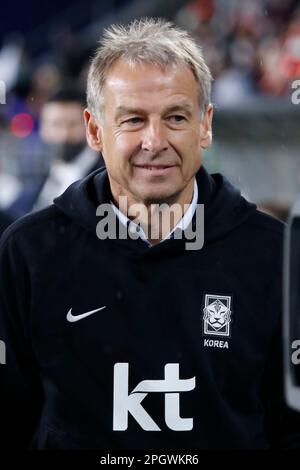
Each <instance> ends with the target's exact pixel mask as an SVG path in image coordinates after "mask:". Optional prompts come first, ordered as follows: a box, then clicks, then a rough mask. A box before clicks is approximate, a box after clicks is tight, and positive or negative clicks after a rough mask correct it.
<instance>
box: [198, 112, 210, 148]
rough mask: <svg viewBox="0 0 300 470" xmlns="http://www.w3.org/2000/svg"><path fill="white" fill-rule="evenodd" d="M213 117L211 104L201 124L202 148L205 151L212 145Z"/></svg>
mask: <svg viewBox="0 0 300 470" xmlns="http://www.w3.org/2000/svg"><path fill="white" fill-rule="evenodd" d="M212 117H213V105H212V104H211V103H210V104H209V105H208V106H207V110H206V112H205V114H204V116H203V118H202V121H201V124H200V146H201V148H203V149H207V148H208V147H209V146H210V145H211V141H212V130H211V124H212Z"/></svg>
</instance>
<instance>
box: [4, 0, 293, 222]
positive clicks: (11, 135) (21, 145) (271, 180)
mask: <svg viewBox="0 0 300 470" xmlns="http://www.w3.org/2000/svg"><path fill="white" fill-rule="evenodd" d="M1 16H2V18H1V30H0V212H1V213H2V214H3V213H4V214H5V213H6V214H7V215H8V216H9V217H10V218H16V217H17V216H19V215H22V213H21V212H20V213H17V212H14V211H13V210H11V208H13V207H14V206H15V202H16V201H18V200H19V199H20V198H21V199H22V197H23V195H24V192H25V193H26V191H27V190H28V188H29V189H30V188H32V187H41V186H42V185H43V184H44V182H45V180H46V179H47V177H48V176H49V171H50V168H51V165H52V161H53V159H55V158H56V156H55V155H53V151H51V152H49V146H48V147H47V146H45V140H44V139H43V133H41V119H42V114H43V109H44V106H45V104H46V103H47V102H48V100H49V99H51V97H52V96H53V95H54V94H55V93H56V92H57V91H58V90H60V89H61V88H64V89H66V88H70V89H72V90H73V91H74V89H76V93H77V92H78V93H84V92H85V86H86V76H87V70H88V66H89V60H90V57H91V54H92V53H93V51H94V50H95V48H96V45H97V40H98V39H99V37H100V35H101V32H102V30H103V28H105V27H106V26H108V25H109V24H111V23H113V22H128V21H130V20H131V19H133V18H138V17H141V16H160V17H164V18H167V19H171V20H172V21H174V22H175V23H176V24H177V25H179V26H182V27H183V28H185V29H187V30H188V31H190V32H191V34H192V35H193V36H194V37H195V38H196V39H197V41H198V42H199V44H200V45H201V46H202V48H203V54H204V57H205V59H206V61H207V63H208V65H209V67H210V69H211V71H212V74H213V77H214V85H213V103H214V105H215V115H214V127H213V130H214V140H213V145H212V147H211V148H210V149H209V150H208V151H206V153H205V162H204V163H205V166H206V167H207V169H208V170H209V171H210V172H221V173H223V174H224V175H225V176H227V177H228V178H229V180H230V181H231V182H232V183H233V184H235V185H236V186H237V187H239V188H240V190H241V191H242V193H243V194H244V195H245V196H246V197H247V198H249V199H251V200H252V201H254V202H256V203H257V204H258V205H259V206H260V207H262V208H263V209H264V210H265V211H267V212H268V211H269V212H271V213H273V214H275V215H276V216H277V217H279V218H281V219H282V220H285V218H286V215H287V212H288V210H289V208H290V206H291V204H292V202H293V201H294V199H295V197H296V195H297V193H298V192H299V190H300V152H299V149H300V145H299V144H300V104H298V105H297V104H293V103H292V94H293V92H294V89H293V88H292V84H293V82H294V81H295V80H296V79H300V1H299V0H189V1H184V0H164V1H161V0H151V2H149V1H148V0H85V1H82V0H72V1H71V0H65V1H64V2H59V1H58V0H53V1H52V2H46V3H43V4H41V2H37V1H34V0H27V2H23V3H18V4H14V3H13V2H12V3H11V4H9V3H8V4H6V6H5V11H4V12H2V15H1ZM299 85H300V83H299ZM299 88H300V87H299ZM298 96H299V97H300V92H299V94H298ZM298 101H300V100H298ZM82 125H83V122H82ZM67 164H69V161H67V160H64V168H67V167H66V165H67ZM73 166H74V165H73ZM74 175H75V173H74ZM32 207H33V206H30V205H29V206H28V207H27V209H26V208H25V209H24V208H23V213H24V212H26V211H28V210H32Z"/></svg>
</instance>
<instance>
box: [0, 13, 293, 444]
mask: <svg viewBox="0 0 300 470" xmlns="http://www.w3.org/2000/svg"><path fill="white" fill-rule="evenodd" d="M210 84H211V75H210V72H209V70H208V68H207V66H206V64H205V62H204V60H203V58H202V56H201V53H200V52H199V50H198V48H197V47H196V45H195V43H194V42H193V40H191V39H190V38H189V36H188V35H187V33H185V32H184V31H181V30H179V29H177V28H176V27H174V26H172V25H171V24H170V23H167V22H164V21H162V20H152V19H147V20H140V21H134V22H133V23H132V24H130V25H129V26H126V27H122V26H120V27H119V26H112V27H111V28H110V29H109V30H107V31H106V32H105V35H104V38H103V40H102V42H101V44H100V46H99V48H98V50H97V52H96V54H95V56H94V58H93V61H92V64H91V68H90V72H89V77H88V108H87V109H86V110H85V121H86V129H87V140H88V143H89V145H90V146H91V147H92V148H93V149H94V150H96V151H98V152H99V151H101V152H102V154H103V157H104V160H105V164H106V169H101V170H98V171H96V172H94V173H93V174H92V175H90V176H88V177H87V178H85V179H84V180H82V181H80V182H77V183H75V184H73V185H71V187H69V188H68V189H67V191H66V192H65V193H64V194H63V195H62V196H61V197H59V198H57V199H56V200H55V203H54V205H52V206H51V207H49V208H47V209H45V210H44V211H42V212H38V213H35V214H33V215H31V216H28V217H26V218H24V219H23V220H22V221H19V222H18V223H16V224H15V225H14V226H13V227H12V228H11V229H10V230H9V231H8V232H9V233H7V235H6V237H5V239H4V240H3V241H2V246H1V257H0V275H1V278H0V279H1V281H0V282H1V285H0V311H1V335H2V340H3V341H4V342H5V344H6V355H7V363H6V365H5V366H2V368H1V372H2V373H3V379H2V380H3V385H2V390H4V392H3V393H4V396H3V397H2V398H1V400H0V403H1V406H2V407H3V408H4V409H5V410H4V409H3V410H2V412H3V413H4V411H5V419H4V422H5V426H4V427H3V429H5V430H6V433H5V434H6V442H7V443H6V446H11V447H22V446H23V447H24V446H28V445H30V446H31V447H33V448H39V449H92V448H94V449H95V448H97V449H110V450H112V449H118V450H120V449H123V450H124V449H127V450H128V449H144V450H145V449H147V450H149V449H160V450H162V449H163V450H167V449H173V450H174V449H180V450H183V449H215V448H268V447H270V446H271V447H272V446H282V447H293V446H294V447H297V446H299V443H300V420H299V415H296V414H294V413H293V412H291V411H288V410H287V409H286V407H285V405H284V401H283V396H282V374H281V345H280V343H281V339H280V321H281V319H280V309H281V275H280V272H281V250H282V225H281V223H280V222H278V221H276V220H274V219H272V218H271V217H269V216H267V215H263V214H261V213H259V212H258V211H257V210H256V208H255V206H254V205H253V204H250V203H248V202H247V201H246V200H245V199H244V198H243V197H241V195H240V193H239V192H238V191H237V190H236V189H235V188H233V187H232V186H231V185H230V183H229V182H228V181H227V180H226V179H224V178H223V177H222V176H221V175H214V176H210V175H209V174H208V173H207V172H206V171H205V169H204V168H203V167H202V166H201V153H202V149H205V148H207V147H208V146H209V145H210V142H211V120H212V105H211V104H210ZM197 203H198V204H199V205H200V204H204V219H205V222H204V227H205V232H204V245H203V243H201V240H200V243H198V242H199V238H200V239H201V231H203V220H202V219H201V210H198V209H199V207H198V205H197ZM163 204H164V210H163V211H162V217H161V218H160V219H157V217H156V216H157V213H158V212H157V210H158V209H157V208H158V206H161V205H163ZM175 207H176V209H178V208H179V209H182V211H181V216H180V215H179V213H180V211H178V210H177V212H176V211H174V212H172V214H173V216H172V217H170V219H169V222H170V223H169V227H168V230H167V229H165V227H164V226H163V222H164V220H161V219H165V218H166V214H168V211H167V209H166V208H169V209H170V208H171V209H173V208H175ZM103 208H104V209H105V210H103ZM109 208H111V210H109ZM133 209H134V210H133ZM108 213H109V214H108ZM133 213H134V215H135V217H134V216H133V215H132V214H133ZM112 214H113V216H112ZM133 218H134V220H132V219H133ZM198 219H200V222H201V223H200V224H199V220H198ZM105 224H106V225H107V227H106V229H105ZM153 225H154V228H155V229H156V231H155V230H154V233H152V228H153V227H152V226H153ZM149 229H150V230H149ZM193 233H194V238H193V237H192V236H191V234H193ZM147 234H148V236H147ZM105 235H106V236H105ZM197 239H198V240H197ZM188 240H189V241H190V242H189V243H190V244H189V245H188ZM193 243H194V246H193ZM191 245H192V246H191ZM188 248H189V249H188Z"/></svg>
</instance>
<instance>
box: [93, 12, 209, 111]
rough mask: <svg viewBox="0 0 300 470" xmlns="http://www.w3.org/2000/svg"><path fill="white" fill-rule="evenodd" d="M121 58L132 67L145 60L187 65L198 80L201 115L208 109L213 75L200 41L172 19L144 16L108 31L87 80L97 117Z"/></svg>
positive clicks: (163, 64) (168, 64)
mask: <svg viewBox="0 0 300 470" xmlns="http://www.w3.org/2000/svg"><path fill="white" fill-rule="evenodd" d="M120 58H122V59H124V60H125V61H126V62H128V64H129V65H131V66H133V65H135V64H138V63H141V62H146V63H147V62H148V63H152V64H156V65H159V66H161V67H167V66H170V65H172V64H178V63H184V64H186V65H187V66H188V67H189V68H190V69H191V71H192V72H193V74H194V77H195V79H196V81H197V83H198V87H199V105H200V110H201V114H202V115H203V114H204V112H205V111H206V109H207V106H208V104H209V103H210V93H211V82H212V76H211V73H210V71H209V68H208V67H207V65H206V63H205V61H204V59H203V56H202V53H201V50H200V48H199V47H198V46H197V44H196V42H195V41H194V40H193V39H192V38H191V37H190V36H189V34H188V33H187V32H186V31H184V30H182V29H180V28H178V27H176V26H174V25H173V23H171V22H169V21H165V20H162V19H155V18H143V19H140V20H134V21H132V22H131V23H130V24H128V25H116V24H115V25H111V26H110V27H109V28H107V29H105V30H104V33H103V37H102V39H101V40H100V42H99V47H98V49H97V50H96V52H95V55H94V57H93V58H92V62H91V65H90V69H89V74H88V80H87V103H88V107H89V109H90V111H91V112H92V113H93V114H94V116H96V117H99V118H101V111H102V107H103V104H104V96H103V88H104V85H105V80H106V77H107V74H108V72H109V70H110V68H111V67H112V65H113V64H114V62H116V61H117V60H118V59H120Z"/></svg>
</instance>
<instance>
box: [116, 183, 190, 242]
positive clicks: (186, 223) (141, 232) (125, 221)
mask: <svg viewBox="0 0 300 470" xmlns="http://www.w3.org/2000/svg"><path fill="white" fill-rule="evenodd" d="M197 202H198V185H197V182H196V178H195V179H194V192H193V199H192V202H191V203H190V206H189V208H188V210H187V211H186V212H185V214H184V215H183V217H182V219H180V221H179V222H178V224H177V225H176V226H175V227H174V228H173V230H172V231H171V232H170V233H169V234H168V235H167V236H166V237H165V238H163V240H161V242H163V241H164V240H167V239H168V238H170V236H171V235H172V233H173V232H175V230H176V229H177V228H179V229H181V230H182V231H184V230H186V228H187V227H188V226H189V224H190V223H191V221H192V219H193V216H194V214H195V211H196V207H197ZM111 205H112V208H113V210H114V213H115V214H116V216H117V217H118V219H119V221H120V222H121V224H123V225H124V226H125V227H128V225H129V224H130V226H131V227H133V228H134V229H135V230H136V231H137V233H138V234H139V237H140V238H141V239H142V240H143V241H144V242H146V243H147V244H148V245H150V246H151V243H150V242H149V240H148V238H147V237H146V234H145V232H144V230H143V229H142V227H140V226H139V225H137V224H136V223H135V222H133V221H132V220H130V219H129V218H128V217H127V216H126V215H125V214H123V212H121V211H120V210H119V209H118V207H117V206H115V204H114V203H113V202H111ZM161 242H160V243H161Z"/></svg>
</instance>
